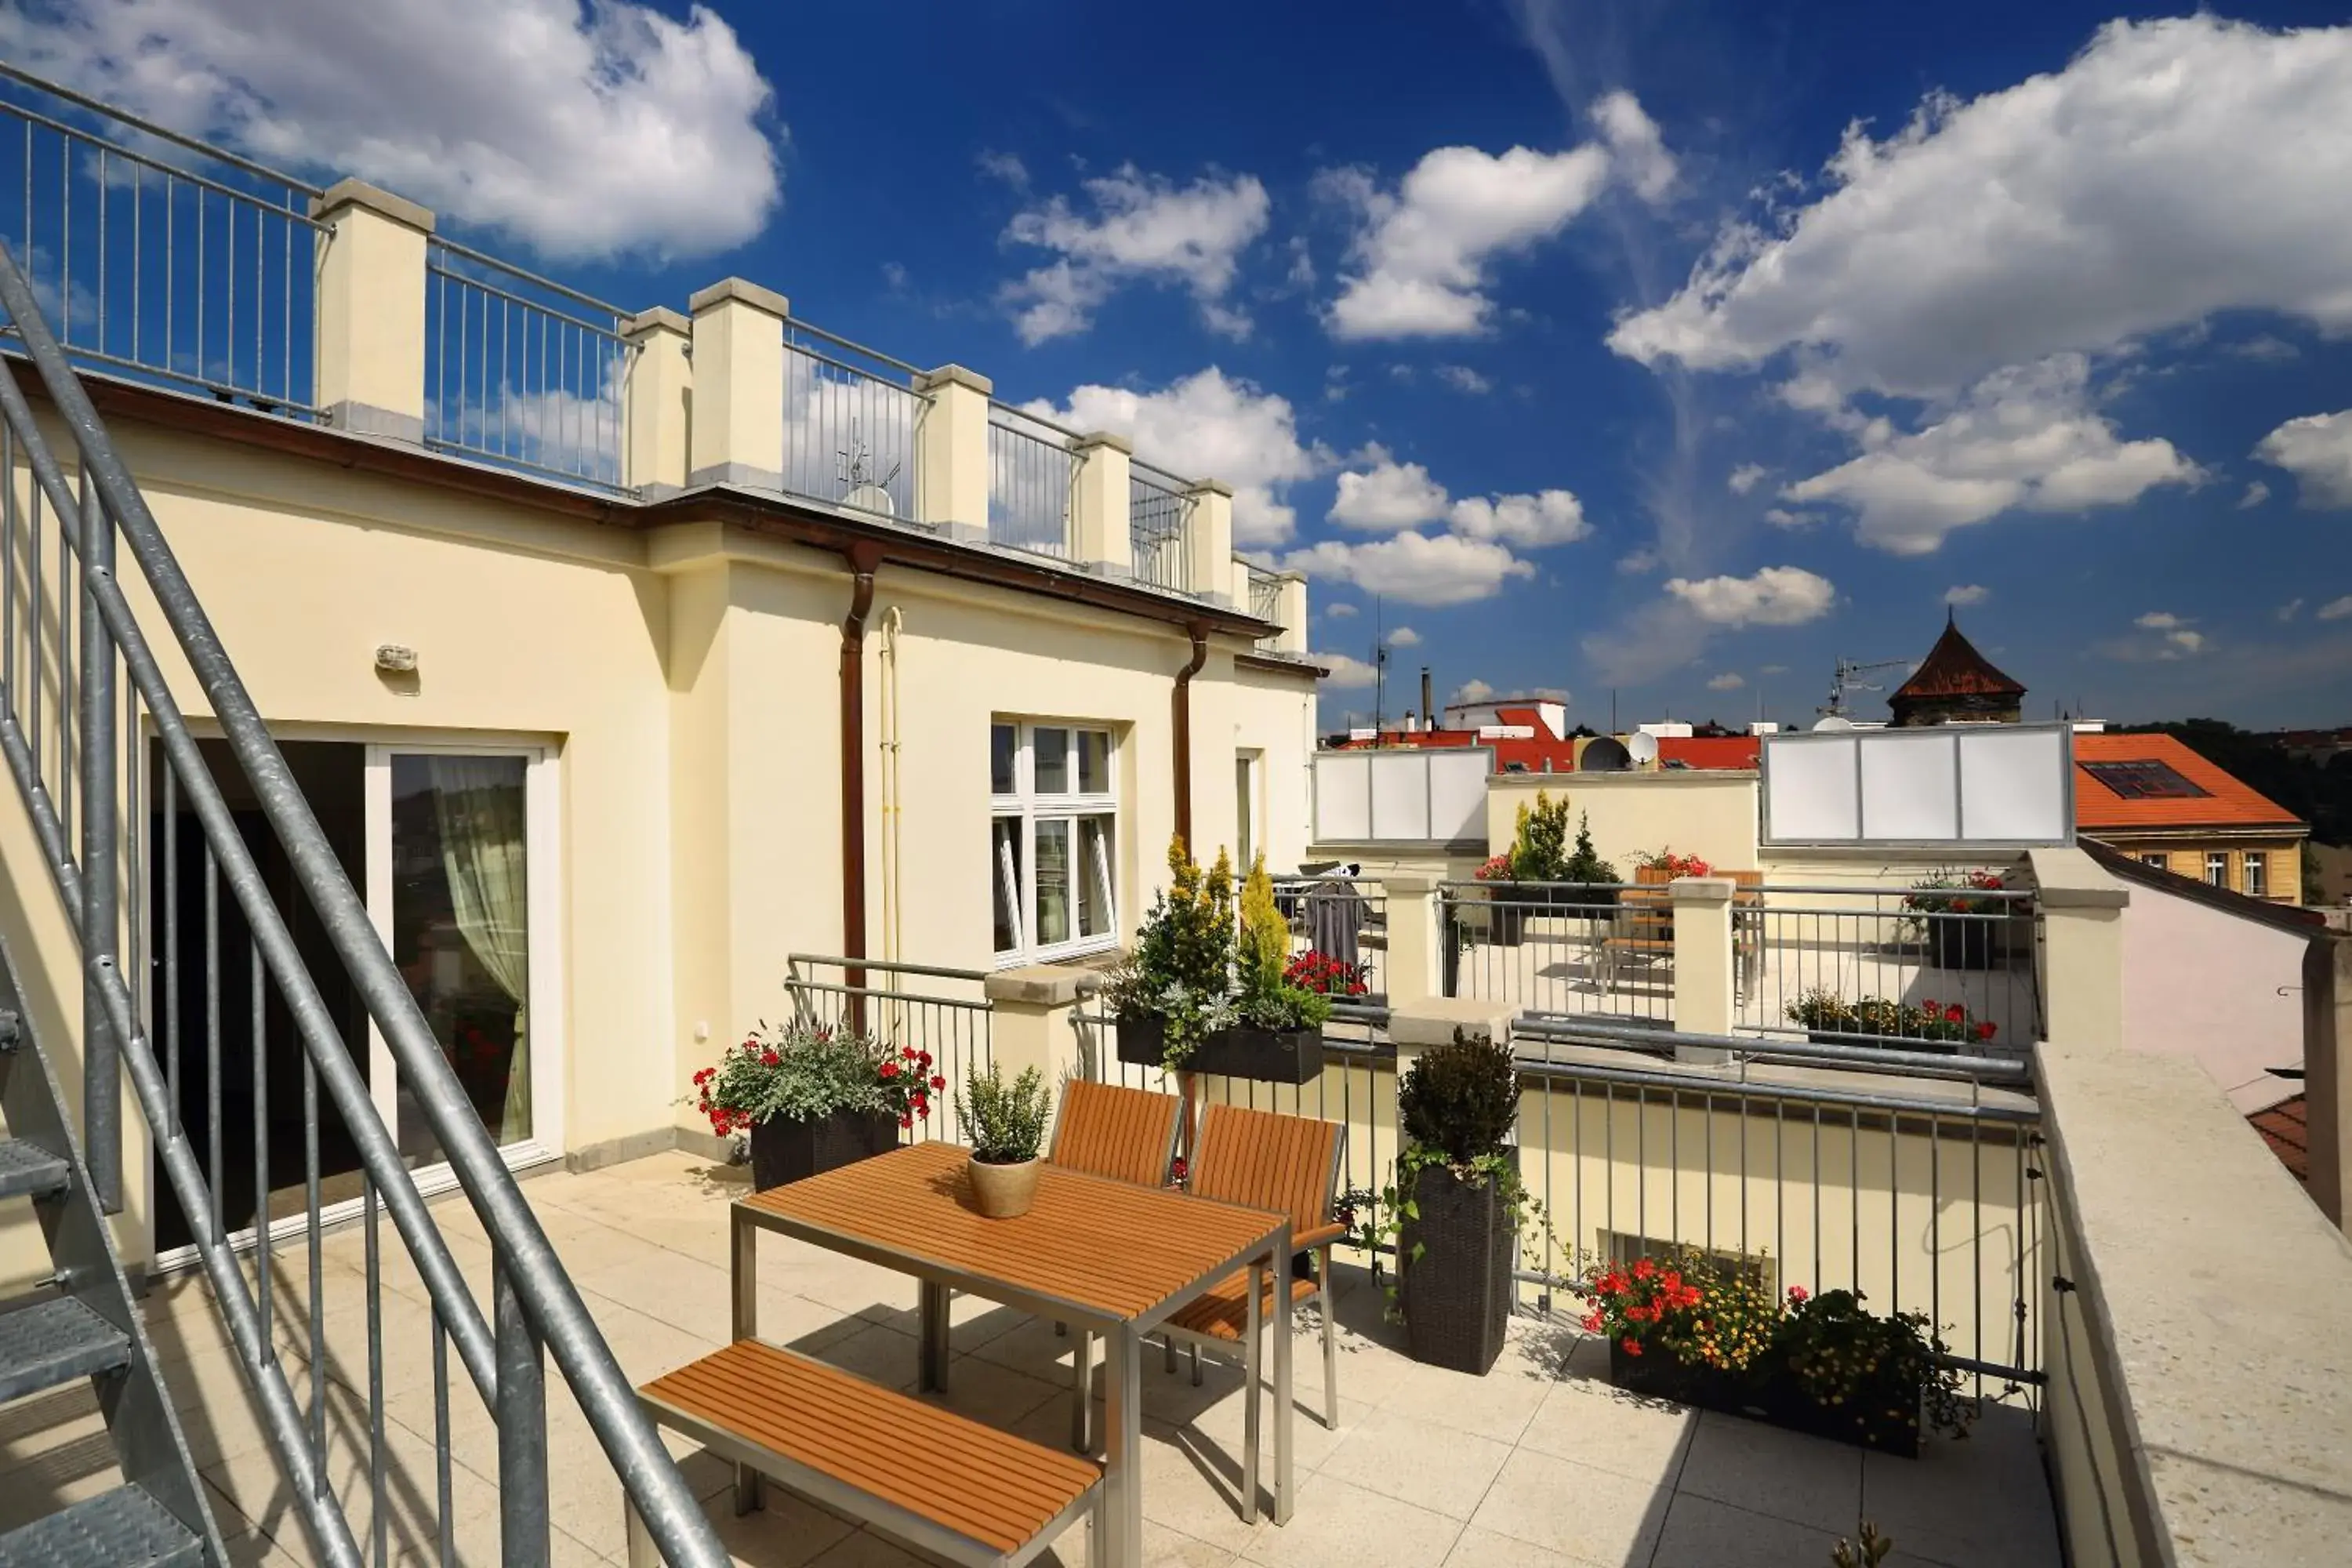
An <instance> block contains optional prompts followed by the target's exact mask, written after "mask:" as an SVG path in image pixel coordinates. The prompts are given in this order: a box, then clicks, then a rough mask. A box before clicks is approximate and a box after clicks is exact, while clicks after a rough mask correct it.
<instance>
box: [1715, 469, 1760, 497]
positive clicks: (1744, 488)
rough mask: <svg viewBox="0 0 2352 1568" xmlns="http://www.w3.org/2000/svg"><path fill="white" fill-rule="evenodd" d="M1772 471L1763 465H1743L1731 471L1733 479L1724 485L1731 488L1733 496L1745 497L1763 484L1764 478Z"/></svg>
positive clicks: (1726, 481)
mask: <svg viewBox="0 0 2352 1568" xmlns="http://www.w3.org/2000/svg"><path fill="white" fill-rule="evenodd" d="M1771 471H1772V470H1771V469H1769V468H1766V467H1765V466H1764V465H1763V464H1761V463H1742V464H1740V465H1739V467H1738V468H1734V469H1732V470H1731V477H1730V478H1729V479H1726V480H1725V481H1724V483H1726V484H1727V485H1729V486H1730V487H1731V493H1732V494H1733V495H1736V496H1744V495H1746V494H1747V493H1748V491H1749V490H1752V489H1755V488H1756V487H1757V486H1758V485H1759V484H1760V483H1761V482H1763V479H1764V476H1765V475H1766V474H1769V473H1770V472H1771Z"/></svg>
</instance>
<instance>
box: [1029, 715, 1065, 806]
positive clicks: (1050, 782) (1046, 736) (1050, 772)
mask: <svg viewBox="0 0 2352 1568" xmlns="http://www.w3.org/2000/svg"><path fill="white" fill-rule="evenodd" d="M1029 737H1030V738H1029V751H1030V754H1031V755H1032V756H1034V758H1035V759H1036V762H1035V766H1036V769H1037V793H1038V794H1039V795H1067V794H1069V793H1070V732H1069V731H1067V730H1032V731H1029Z"/></svg>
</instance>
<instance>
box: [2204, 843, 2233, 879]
mask: <svg viewBox="0 0 2352 1568" xmlns="http://www.w3.org/2000/svg"><path fill="white" fill-rule="evenodd" d="M2205 880H2206V881H2208V882H2210V883H2211V884H2212V885H2213V886H2214V887H2217V888H2226V887H2228V886H2229V885H2230V857H2229V854H2228V852H2227V851H2225V850H2217V851H2215V852H2214V853H2212V854H2210V855H2208V856H2206V857H2205Z"/></svg>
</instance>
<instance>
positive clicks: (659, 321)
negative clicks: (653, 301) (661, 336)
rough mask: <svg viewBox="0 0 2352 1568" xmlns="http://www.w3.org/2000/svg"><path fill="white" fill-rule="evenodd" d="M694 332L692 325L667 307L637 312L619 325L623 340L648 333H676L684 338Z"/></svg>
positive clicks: (661, 306) (660, 306) (654, 307)
mask: <svg viewBox="0 0 2352 1568" xmlns="http://www.w3.org/2000/svg"><path fill="white" fill-rule="evenodd" d="M657 331H659V332H676V333H677V335H678V336H680V337H686V336H688V335H689V334H690V333H692V331H694V323H693V322H692V321H688V320H687V319H686V318H685V317H684V316H683V315H681V314H679V313H678V312H677V311H676V310H671V309H670V308H669V307H668V306H667V305H656V306H653V307H652V308H651V309H649V310H640V311H638V312H637V313H636V314H635V315H634V316H631V317H629V318H628V319H627V320H626V321H623V322H622V323H621V335H622V336H623V337H625V338H636V337H643V336H645V335H646V333H648V332H657Z"/></svg>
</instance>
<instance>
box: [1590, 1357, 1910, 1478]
mask: <svg viewBox="0 0 2352 1568" xmlns="http://www.w3.org/2000/svg"><path fill="white" fill-rule="evenodd" d="M1609 1381H1610V1382H1611V1383H1612V1384H1616V1386H1618V1387H1619V1388H1622V1389H1623V1390H1624V1391H1625V1392H1626V1393H1628V1394H1640V1395H1642V1396H1643V1397H1644V1398H1650V1399H1671V1400H1673V1401H1674V1402H1675V1403H1676V1404H1678V1405H1696V1406H1697V1407H1698V1408H1699V1409H1702V1410H1719V1411H1721V1412H1723V1413H1724V1414H1725V1415H1741V1416H1745V1417H1747V1418H1748V1420H1751V1421H1762V1422H1765V1423H1766V1424H1768V1425H1769V1426H1785V1427H1787V1428H1788V1429H1789V1430H1790V1431H1792V1432H1802V1433H1805V1434H1807V1435H1808V1436H1814V1437H1826V1438H1828V1439H1830V1440H1831V1441H1832V1442H1833V1443H1851V1444H1853V1446H1854V1447H1857V1448H1874V1449H1876V1450H1877V1451H1878V1452H1880V1453H1882V1454H1893V1455H1895V1457H1897V1458H1905V1459H1916V1458H1918V1457H1919V1393H1918V1390H1916V1389H1912V1390H1910V1391H1909V1393H1908V1398H1907V1400H1906V1397H1905V1393H1904V1391H1902V1390H1882V1391H1880V1392H1879V1393H1878V1394H1875V1395H1871V1394H1864V1396H1863V1397H1861V1398H1859V1399H1855V1400H1853V1401H1851V1402H1849V1403H1847V1404H1843V1405H1822V1404H1819V1403H1817V1402H1815V1401H1814V1400H1812V1399H1811V1398H1810V1397H1808V1396H1807V1395H1806V1394H1805V1392H1804V1390H1802V1389H1801V1388H1799V1387H1797V1386H1796V1385H1795V1384H1794V1383H1793V1382H1792V1381H1790V1380H1789V1379H1787V1378H1778V1379H1766V1380H1764V1381H1762V1382H1760V1383H1759V1381H1758V1380H1757V1379H1755V1378H1753V1377H1740V1376H1734V1375H1731V1374H1729V1373H1722V1372H1718V1371H1717V1370H1716V1369H1715V1368H1713V1367H1711V1366H1685V1364H1683V1363H1681V1362H1678V1361H1676V1360H1675V1358H1674V1357H1673V1356H1671V1355H1668V1354H1667V1353H1666V1352H1664V1351H1663V1350H1660V1349H1659V1348H1657V1347H1656V1346H1654V1345H1653V1346H1651V1347H1650V1348H1649V1349H1647V1350H1646V1351H1645V1352H1643V1354H1641V1355H1638V1356H1629V1355H1627V1354H1626V1353H1625V1348H1624V1346H1623V1345H1622V1343H1620V1342H1617V1341H1615V1340H1612V1341H1610V1342H1609ZM1890 1411H1901V1412H1906V1413H1907V1415H1890V1414H1889V1412H1890Z"/></svg>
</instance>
